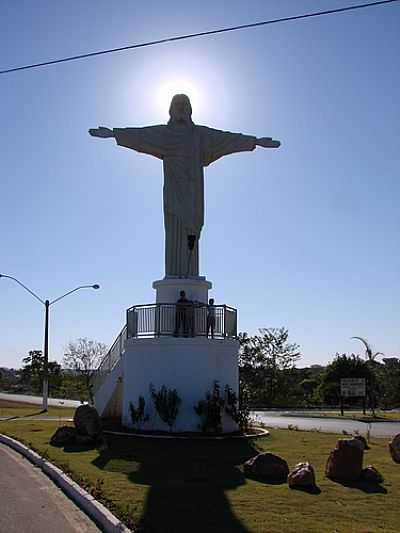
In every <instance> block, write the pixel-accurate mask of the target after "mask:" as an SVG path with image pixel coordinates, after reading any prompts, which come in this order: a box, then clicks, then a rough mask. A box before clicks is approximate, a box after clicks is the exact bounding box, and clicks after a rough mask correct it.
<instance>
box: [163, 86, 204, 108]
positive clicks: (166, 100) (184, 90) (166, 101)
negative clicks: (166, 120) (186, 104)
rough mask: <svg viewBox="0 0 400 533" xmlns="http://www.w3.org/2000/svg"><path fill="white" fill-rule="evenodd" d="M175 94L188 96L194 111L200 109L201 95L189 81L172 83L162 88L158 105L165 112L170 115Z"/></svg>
mask: <svg viewBox="0 0 400 533" xmlns="http://www.w3.org/2000/svg"><path fill="white" fill-rule="evenodd" d="M175 94H186V95H187V96H188V97H189V98H190V101H191V103H192V108H193V111H198V109H199V104H200V102H199V93H198V91H197V89H196V87H195V86H194V85H193V84H192V83H191V82H189V81H179V80H177V81H170V82H168V83H164V84H163V85H161V86H160V88H159V91H158V94H157V103H158V105H159V107H160V108H161V109H162V111H163V112H167V113H168V109H169V105H170V103H171V100H172V97H173V96H174V95H175Z"/></svg>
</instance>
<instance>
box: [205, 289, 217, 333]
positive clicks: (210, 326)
mask: <svg viewBox="0 0 400 533" xmlns="http://www.w3.org/2000/svg"><path fill="white" fill-rule="evenodd" d="M215 311H216V309H215V305H214V298H210V299H209V300H208V306H207V337H208V336H209V335H208V334H209V333H211V338H212V339H213V338H214V331H215Z"/></svg>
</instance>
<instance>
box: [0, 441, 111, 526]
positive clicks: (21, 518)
mask: <svg viewBox="0 0 400 533" xmlns="http://www.w3.org/2000/svg"><path fill="white" fill-rule="evenodd" d="M0 472H1V475H0V499H1V513H0V531H1V532H4V533H5V532H7V533H38V532H39V531H46V533H61V532H62V533H100V531H101V530H100V529H98V528H97V527H96V526H95V524H94V523H93V522H92V521H91V520H90V519H89V518H88V517H87V516H86V515H85V514H84V513H83V512H82V511H81V510H80V509H79V508H78V507H76V506H75V504H73V503H72V502H71V501H70V500H69V499H68V498H67V497H66V496H65V495H64V493H63V492H62V491H61V490H60V489H59V488H57V487H56V485H54V483H53V482H52V481H50V479H48V478H47V477H46V476H45V475H44V474H43V473H42V471H41V470H39V469H38V468H36V467H34V466H33V465H32V464H31V463H30V462H29V461H27V460H26V459H25V458H24V457H22V456H21V455H19V454H18V453H17V452H15V451H14V450H11V449H10V448H8V447H7V446H4V445H3V444H0Z"/></svg>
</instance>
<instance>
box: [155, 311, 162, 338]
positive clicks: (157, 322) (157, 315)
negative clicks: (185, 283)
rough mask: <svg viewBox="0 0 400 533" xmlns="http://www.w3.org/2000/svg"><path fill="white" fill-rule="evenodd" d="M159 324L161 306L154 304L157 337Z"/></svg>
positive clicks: (159, 332)
mask: <svg viewBox="0 0 400 533" xmlns="http://www.w3.org/2000/svg"><path fill="white" fill-rule="evenodd" d="M160 323H161V304H159V303H158V304H156V332H155V333H156V336H157V337H159V336H160V334H161V331H160V329H161V328H160Z"/></svg>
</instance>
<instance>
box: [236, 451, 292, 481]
mask: <svg viewBox="0 0 400 533" xmlns="http://www.w3.org/2000/svg"><path fill="white" fill-rule="evenodd" d="M244 472H245V474H247V475H249V476H253V477H255V478H259V479H263V480H266V481H280V482H284V481H286V480H287V477H288V474H289V467H288V464H287V462H286V461H285V460H284V459H282V458H281V457H279V456H278V455H274V454H273V453H268V452H267V453H259V454H258V455H256V456H254V457H252V458H251V459H249V460H248V461H246V462H245V463H244Z"/></svg>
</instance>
